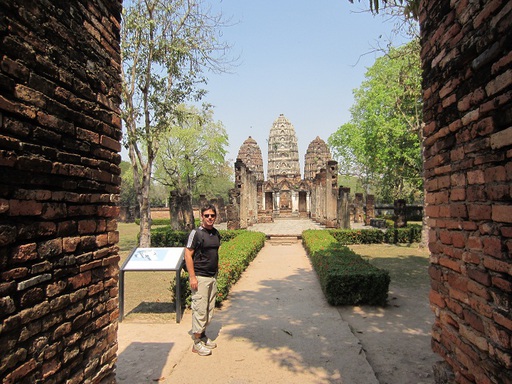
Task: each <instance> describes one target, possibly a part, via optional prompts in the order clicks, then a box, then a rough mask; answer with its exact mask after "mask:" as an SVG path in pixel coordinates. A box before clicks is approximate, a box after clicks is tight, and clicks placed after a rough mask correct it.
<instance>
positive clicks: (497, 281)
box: [492, 276, 512, 294]
mask: <svg viewBox="0 0 512 384" xmlns="http://www.w3.org/2000/svg"><path fill="white" fill-rule="evenodd" d="M492 285H493V286H495V287H497V288H499V289H501V290H502V291H504V292H508V294H510V293H512V282H510V281H508V280H506V279H504V278H502V277H499V276H493V277H492Z"/></svg>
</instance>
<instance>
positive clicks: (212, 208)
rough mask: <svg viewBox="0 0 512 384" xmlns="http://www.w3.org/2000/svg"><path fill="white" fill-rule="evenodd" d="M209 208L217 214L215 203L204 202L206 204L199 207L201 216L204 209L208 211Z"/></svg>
mask: <svg viewBox="0 0 512 384" xmlns="http://www.w3.org/2000/svg"><path fill="white" fill-rule="evenodd" d="M210 209H211V210H212V211H213V213H215V214H217V209H216V208H215V205H213V204H206V205H203V207H202V208H201V216H203V213H204V212H205V211H209V210H210Z"/></svg>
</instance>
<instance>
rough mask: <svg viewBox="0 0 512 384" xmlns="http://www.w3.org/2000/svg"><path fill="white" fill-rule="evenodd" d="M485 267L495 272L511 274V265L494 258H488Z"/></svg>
mask: <svg viewBox="0 0 512 384" xmlns="http://www.w3.org/2000/svg"><path fill="white" fill-rule="evenodd" d="M483 264H484V267H486V268H488V269H490V270H491V271H495V272H502V273H509V274H510V263H509V262H506V261H501V260H497V259H495V258H493V257H490V256H486V257H484V260H483Z"/></svg>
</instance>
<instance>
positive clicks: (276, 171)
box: [267, 114, 301, 183]
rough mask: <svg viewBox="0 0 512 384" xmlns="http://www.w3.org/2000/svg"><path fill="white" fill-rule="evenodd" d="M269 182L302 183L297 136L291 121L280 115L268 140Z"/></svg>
mask: <svg viewBox="0 0 512 384" xmlns="http://www.w3.org/2000/svg"><path fill="white" fill-rule="evenodd" d="M267 173H268V178H267V179H268V180H271V181H272V182H274V183H279V182H280V181H282V180H285V179H286V180H289V181H292V182H295V181H297V182H298V181H300V179H301V176H300V165H299V149H298V146H297V136H296V135H295V129H294V127H293V125H292V124H291V123H290V121H289V120H288V119H287V118H286V117H284V115H283V114H280V115H279V117H278V118H277V119H276V120H275V121H274V124H273V125H272V128H271V129H270V134H269V138H268V167H267Z"/></svg>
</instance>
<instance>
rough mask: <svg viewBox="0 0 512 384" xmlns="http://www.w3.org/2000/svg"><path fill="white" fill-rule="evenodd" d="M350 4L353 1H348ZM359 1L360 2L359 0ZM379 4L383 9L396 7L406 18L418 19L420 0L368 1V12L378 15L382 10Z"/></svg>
mask: <svg viewBox="0 0 512 384" xmlns="http://www.w3.org/2000/svg"><path fill="white" fill-rule="evenodd" d="M348 1H350V2H351V3H353V2H354V0H348ZM359 1H361V0H359ZM381 4H382V5H383V6H384V8H385V7H398V8H400V9H401V11H402V14H403V15H404V17H406V18H413V19H418V17H419V7H420V0H369V5H370V10H371V11H372V12H374V13H379V12H380V11H381V10H382V7H381Z"/></svg>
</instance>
